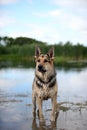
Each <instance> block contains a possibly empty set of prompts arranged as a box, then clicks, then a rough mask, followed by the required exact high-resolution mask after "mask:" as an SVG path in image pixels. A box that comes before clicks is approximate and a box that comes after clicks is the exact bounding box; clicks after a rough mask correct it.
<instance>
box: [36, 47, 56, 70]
mask: <svg viewBox="0 0 87 130" xmlns="http://www.w3.org/2000/svg"><path fill="white" fill-rule="evenodd" d="M53 60H54V48H51V49H50V50H49V51H48V53H47V54H42V53H41V49H40V48H39V47H36V49H35V62H36V69H37V70H38V71H39V72H41V73H45V72H47V71H48V70H51V68H52V66H53Z"/></svg>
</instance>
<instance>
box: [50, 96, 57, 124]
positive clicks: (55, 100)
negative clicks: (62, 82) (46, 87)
mask: <svg viewBox="0 0 87 130" xmlns="http://www.w3.org/2000/svg"><path fill="white" fill-rule="evenodd" d="M51 101H52V113H51V121H55V118H56V112H57V95H55V96H54V97H52V98H51Z"/></svg>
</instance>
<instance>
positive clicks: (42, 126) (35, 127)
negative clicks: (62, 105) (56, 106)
mask: <svg viewBox="0 0 87 130" xmlns="http://www.w3.org/2000/svg"><path fill="white" fill-rule="evenodd" d="M58 116H59V113H57V115H56V120H55V122H52V121H50V124H49V125H47V123H46V120H45V121H44V122H40V121H39V124H38V122H37V118H36V114H34V115H33V121H32V130H54V129H57V118H58Z"/></svg>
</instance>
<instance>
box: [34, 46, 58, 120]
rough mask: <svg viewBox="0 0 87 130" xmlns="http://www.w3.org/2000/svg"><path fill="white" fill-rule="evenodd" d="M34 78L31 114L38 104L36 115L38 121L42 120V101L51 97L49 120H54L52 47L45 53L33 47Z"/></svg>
mask: <svg viewBox="0 0 87 130" xmlns="http://www.w3.org/2000/svg"><path fill="white" fill-rule="evenodd" d="M35 63H36V69H35V78H34V81H33V86H32V102H33V114H35V113H36V105H37V106H38V115H39V119H40V121H44V117H43V114H42V101H43V100H47V99H48V98H51V101H52V113H51V121H55V118H56V112H57V90H58V86H57V80H56V72H55V68H54V48H51V49H50V50H49V51H48V53H47V54H42V53H41V49H40V48H39V47H36V49H35Z"/></svg>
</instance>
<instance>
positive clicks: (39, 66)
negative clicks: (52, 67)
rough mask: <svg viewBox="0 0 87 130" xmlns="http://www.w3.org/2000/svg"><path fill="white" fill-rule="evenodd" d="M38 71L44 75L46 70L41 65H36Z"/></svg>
mask: <svg viewBox="0 0 87 130" xmlns="http://www.w3.org/2000/svg"><path fill="white" fill-rule="evenodd" d="M38 71H39V72H42V73H45V72H46V69H45V68H44V67H43V66H42V65H38Z"/></svg>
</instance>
